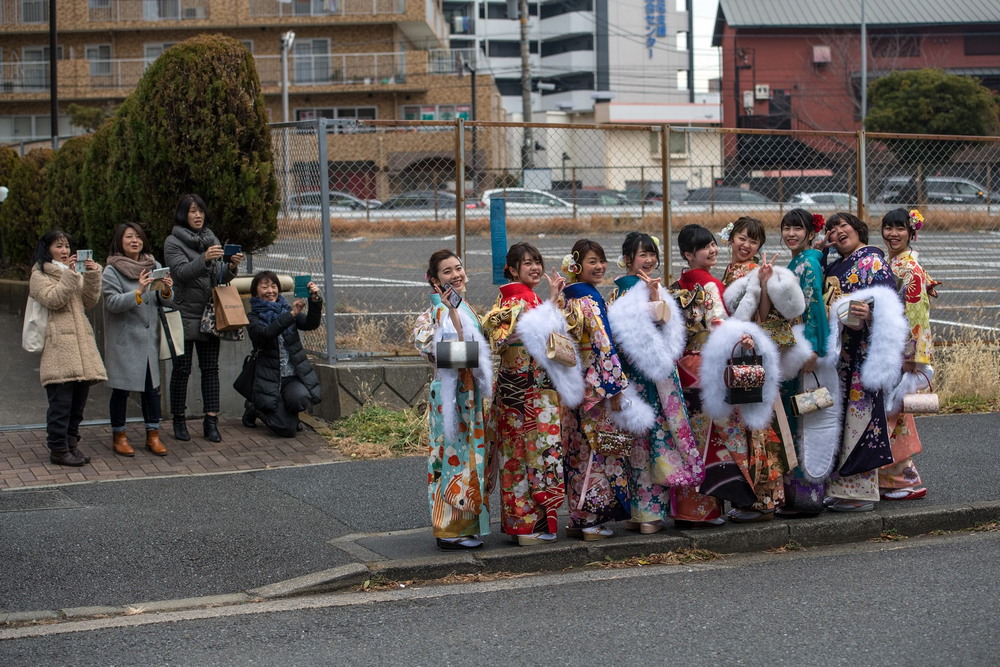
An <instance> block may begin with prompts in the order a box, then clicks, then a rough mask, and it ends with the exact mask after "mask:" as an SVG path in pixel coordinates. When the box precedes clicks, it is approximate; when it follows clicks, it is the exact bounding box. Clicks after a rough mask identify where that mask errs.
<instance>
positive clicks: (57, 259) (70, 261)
mask: <svg viewBox="0 0 1000 667" xmlns="http://www.w3.org/2000/svg"><path fill="white" fill-rule="evenodd" d="M71 242H72V239H71V238H70V236H69V234H67V233H66V232H61V231H59V230H53V231H51V232H48V233H47V234H46V235H45V236H43V237H42V239H41V240H40V241H39V242H38V248H37V249H36V250H35V256H34V259H33V262H32V264H33V266H32V269H31V283H30V286H29V288H28V289H29V294H30V295H31V297H32V298H33V299H35V300H36V301H37V302H38V303H39V304H41V305H42V306H43V307H45V308H47V309H48V311H49V322H48V326H47V327H46V328H45V347H44V348H43V349H42V358H41V363H40V365H39V376H40V379H41V381H42V386H43V387H45V393H46V394H47V395H48V399H49V408H48V411H47V412H46V414H45V428H46V432H47V438H46V440H47V442H48V446H49V460H50V461H52V463H55V464H57V465H62V466H74V467H79V466H82V465H85V464H87V463H89V462H90V457H89V456H86V455H85V454H84V453H83V452H81V451H80V449H79V446H78V445H79V443H80V422H82V421H83V409H84V407H86V405H87V396H88V395H89V393H90V385H92V384H95V383H97V382H102V381H104V380H107V379H108V376H107V375H106V374H105V372H104V362H102V361H101V353H100V352H98V351H97V343H96V342H95V340H94V330H93V328H92V327H91V326H90V321H89V320H88V319H87V313H86V311H87V310H89V309H90V308H93V307H94V306H96V305H97V302H98V300H100V298H101V265H100V264H98V263H97V262H95V261H94V260H92V259H88V260H87V261H86V263H85V265H84V269H85V270H84V272H83V274H82V275H81V274H80V273H78V272H77V270H76V255H75V254H72V255H71V254H70V252H71V251H70V243H71Z"/></svg>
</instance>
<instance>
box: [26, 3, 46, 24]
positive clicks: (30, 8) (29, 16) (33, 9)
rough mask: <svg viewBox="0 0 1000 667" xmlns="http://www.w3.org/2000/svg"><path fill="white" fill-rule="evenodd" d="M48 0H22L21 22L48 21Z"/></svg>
mask: <svg viewBox="0 0 1000 667" xmlns="http://www.w3.org/2000/svg"><path fill="white" fill-rule="evenodd" d="M48 20H49V3H48V0H21V23H48Z"/></svg>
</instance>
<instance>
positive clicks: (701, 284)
mask: <svg viewBox="0 0 1000 667" xmlns="http://www.w3.org/2000/svg"><path fill="white" fill-rule="evenodd" d="M724 289H725V288H724V286H723V284H722V283H721V282H719V280H718V279H717V278H715V277H714V276H713V275H712V274H711V273H709V272H708V271H705V270H704V269H689V270H687V271H683V272H682V273H681V277H680V279H679V280H677V282H675V283H674V284H673V285H671V286H670V290H669V291H670V293H671V294H672V295H673V296H674V297H675V298H676V299H677V301H678V303H679V304H680V306H681V310H682V312H683V315H684V323H685V327H686V329H687V341H686V342H685V345H684V354H683V356H682V357H681V358H680V359H679V360H678V362H677V368H678V374H679V376H680V380H681V385H682V387H683V388H684V402H685V404H686V406H687V411H688V421H689V423H690V424H691V430H692V431H693V432H694V435H695V438H696V439H697V442H698V447H699V449H701V451H702V452H703V454H702V458H703V461H704V465H705V479H704V481H703V482H702V484H701V486H700V487H698V490H695V489H693V488H691V487H686V486H677V487H671V490H670V497H671V512H672V515H673V517H674V518H675V519H680V520H683V521H710V520H713V519H718V518H719V517H721V516H722V501H723V500H729V501H731V502H733V503H737V504H741V505H750V504H753V503H754V502H756V500H757V496H756V494H754V491H753V487H752V486H751V484H750V480H749V479H747V477H746V475H745V474H744V472H743V471H744V470H746V469H747V467H748V466H747V453H748V449H747V429H746V426H744V425H743V424H742V423H741V422H740V420H739V417H738V416H737V415H735V414H734V415H733V416H731V417H730V418H729V419H727V420H725V421H723V422H715V421H713V420H711V419H709V418H708V416H707V415H706V414H705V413H704V411H703V410H702V406H701V389H700V367H701V349H702V347H704V345H705V343H706V342H707V341H708V335H709V333H710V331H711V330H712V328H713V327H715V326H716V325H717V324H719V323H721V321H722V320H723V319H725V318H726V315H727V313H726V309H725V305H724V304H723V301H722V292H723V291H724ZM709 424H711V426H712V432H711V435H709V433H708V429H709Z"/></svg>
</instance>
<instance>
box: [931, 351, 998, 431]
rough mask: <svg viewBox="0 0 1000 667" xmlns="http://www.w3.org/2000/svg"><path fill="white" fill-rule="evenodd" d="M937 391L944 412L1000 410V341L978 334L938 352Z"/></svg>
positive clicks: (936, 365)
mask: <svg viewBox="0 0 1000 667" xmlns="http://www.w3.org/2000/svg"><path fill="white" fill-rule="evenodd" d="M935 357H936V358H935V360H934V368H935V371H936V372H935V378H934V383H935V386H934V388H935V390H936V391H937V393H938V397H939V398H940V400H941V411H942V412H946V413H954V412H989V411H993V410H1000V341H998V340H997V338H996V337H995V336H987V335H983V334H981V335H977V336H973V337H970V338H968V339H966V340H962V341H955V342H953V343H952V344H951V345H948V346H946V347H941V348H938V349H937V350H935Z"/></svg>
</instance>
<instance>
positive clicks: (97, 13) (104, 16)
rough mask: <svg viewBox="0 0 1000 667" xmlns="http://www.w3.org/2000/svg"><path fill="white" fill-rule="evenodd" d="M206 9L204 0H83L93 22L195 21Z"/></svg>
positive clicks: (205, 0)
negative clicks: (85, 1)
mask: <svg viewBox="0 0 1000 667" xmlns="http://www.w3.org/2000/svg"><path fill="white" fill-rule="evenodd" d="M208 10H209V2H208V0H87V14H88V18H89V19H90V20H91V21H93V22H100V21H112V22H117V21H196V20H200V19H207V18H209V11H208Z"/></svg>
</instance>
